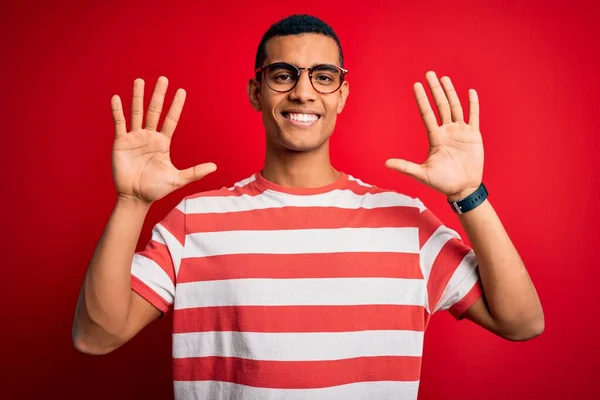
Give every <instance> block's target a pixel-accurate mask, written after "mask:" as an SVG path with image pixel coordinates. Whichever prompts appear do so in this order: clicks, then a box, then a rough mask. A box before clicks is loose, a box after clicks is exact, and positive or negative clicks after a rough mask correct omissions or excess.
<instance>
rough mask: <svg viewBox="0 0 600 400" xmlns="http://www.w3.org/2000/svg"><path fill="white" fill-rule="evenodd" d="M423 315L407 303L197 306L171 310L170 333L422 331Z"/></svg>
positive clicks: (423, 310) (417, 307)
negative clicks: (171, 322) (171, 329)
mask: <svg viewBox="0 0 600 400" xmlns="http://www.w3.org/2000/svg"><path fill="white" fill-rule="evenodd" d="M425 314H426V311H425V308H424V307H422V306H407V305H357V306H222V307H198V308H189V309H183V310H175V311H174V318H173V333H190V332H212V331H235V332H279V333H281V332H350V331H352V332H356V331H362V330H409V331H423V330H424V326H425V322H424V315H425Z"/></svg>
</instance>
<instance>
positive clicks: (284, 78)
mask: <svg viewBox="0 0 600 400" xmlns="http://www.w3.org/2000/svg"><path fill="white" fill-rule="evenodd" d="M273 79H274V80H275V81H277V82H281V83H286V82H291V81H293V80H294V77H293V76H292V75H290V74H288V73H285V72H281V73H278V74H275V75H274V76H273Z"/></svg>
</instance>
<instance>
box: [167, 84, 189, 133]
mask: <svg viewBox="0 0 600 400" xmlns="http://www.w3.org/2000/svg"><path fill="white" fill-rule="evenodd" d="M185 96H186V93H185V90H183V89H179V90H177V92H176V93H175V97H174V98H173V102H172V103H171V107H170V108H169V112H168V113H167V116H166V117H165V122H164V123H163V125H162V129H161V132H162V133H163V134H165V135H166V136H167V137H171V136H173V132H175V128H176V127H177V123H178V122H179V118H180V117H181V111H182V110H183V104H184V103H185Z"/></svg>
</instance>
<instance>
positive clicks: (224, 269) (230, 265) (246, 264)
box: [177, 252, 423, 283]
mask: <svg viewBox="0 0 600 400" xmlns="http://www.w3.org/2000/svg"><path fill="white" fill-rule="evenodd" d="M347 277H350V278H353V277H354V278H404V279H423V274H422V273H421V268H420V265H419V255H418V254H415V253H375V252H364V253H358V252H356V253H323V254H313V253H310V254H228V255H219V256H211V257H195V258H184V259H182V260H181V266H180V268H179V274H178V275H177V282H178V283H185V282H198V281H208V280H222V279H243V278H274V279H275V278H277V279H285V278H290V279H293V278H347Z"/></svg>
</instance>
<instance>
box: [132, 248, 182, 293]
mask: <svg viewBox="0 0 600 400" xmlns="http://www.w3.org/2000/svg"><path fill="white" fill-rule="evenodd" d="M138 254H140V255H142V256H144V257H147V258H149V259H150V260H152V261H154V262H155V263H157V264H158V266H159V267H160V268H161V269H162V270H163V271H165V273H166V274H167V275H168V276H169V278H170V279H171V282H173V284H175V267H173V259H172V258H171V253H170V252H169V248H168V247H167V246H166V245H164V244H162V243H159V242H157V241H155V240H150V242H148V244H147V245H146V248H145V249H144V251H141V252H139V253H138Z"/></svg>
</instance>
